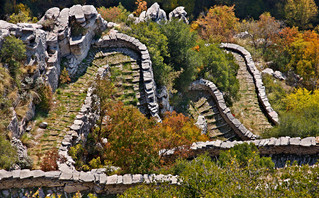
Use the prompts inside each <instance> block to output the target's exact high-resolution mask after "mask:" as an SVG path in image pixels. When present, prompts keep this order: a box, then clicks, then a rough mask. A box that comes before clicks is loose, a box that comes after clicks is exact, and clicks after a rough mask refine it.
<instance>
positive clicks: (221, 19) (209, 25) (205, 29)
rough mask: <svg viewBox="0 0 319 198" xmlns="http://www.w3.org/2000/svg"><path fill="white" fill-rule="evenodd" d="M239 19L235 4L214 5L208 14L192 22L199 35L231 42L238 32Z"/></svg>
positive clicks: (216, 40) (217, 40) (218, 40)
mask: <svg viewBox="0 0 319 198" xmlns="http://www.w3.org/2000/svg"><path fill="white" fill-rule="evenodd" d="M238 21H239V19H238V18H237V17H236V16H235V13H234V6H231V7H228V6H214V7H213V8H210V9H209V11H208V13H207V14H206V16H201V17H199V18H198V19H197V21H195V22H194V23H193V24H192V28H193V29H194V30H198V33H199V35H200V36H201V37H202V38H203V39H205V40H208V39H210V40H211V41H214V42H220V41H223V42H229V41H231V40H232V37H233V35H234V34H235V32H236V27H237V25H238Z"/></svg>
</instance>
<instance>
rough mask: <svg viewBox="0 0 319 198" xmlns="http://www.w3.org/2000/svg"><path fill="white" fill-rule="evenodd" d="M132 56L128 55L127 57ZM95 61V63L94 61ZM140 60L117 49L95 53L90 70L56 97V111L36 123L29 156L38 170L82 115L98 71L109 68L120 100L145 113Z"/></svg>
mask: <svg viewBox="0 0 319 198" xmlns="http://www.w3.org/2000/svg"><path fill="white" fill-rule="evenodd" d="M127 54H128V55H127ZM92 60H93V61H92ZM139 62H140V61H139V59H138V56H137V55H136V54H134V52H132V51H129V50H125V51H121V50H116V49H103V50H101V49H100V50H95V51H93V50H91V51H90V52H89V54H88V56H87V57H86V59H84V61H83V62H82V63H81V67H84V68H86V67H87V70H86V71H85V72H84V74H82V75H80V76H79V78H78V79H77V80H76V81H75V82H72V83H69V84H64V85H62V86H61V87H59V88H58V89H57V90H56V92H55V93H54V94H53V101H54V104H53V107H52V110H51V111H50V112H49V113H48V114H47V116H45V117H40V118H38V120H37V121H36V122H35V126H34V127H33V130H32V131H31V134H32V137H31V138H30V140H29V142H31V144H30V148H29V149H28V151H29V155H30V156H31V158H32V159H33V162H34V163H33V164H34V168H39V165H40V162H41V159H42V158H43V157H44V155H45V154H46V153H47V151H50V150H52V149H53V148H58V147H59V146H60V143H61V141H62V139H63V137H64V135H65V134H66V132H67V131H68V130H69V127H70V126H71V125H72V124H73V121H74V119H75V117H76V115H77V113H78V112H79V111H80V109H81V106H82V104H83V102H84V99H85V97H86V94H87V89H88V88H89V87H90V85H91V83H92V82H93V80H94V79H95V76H96V73H97V70H98V68H99V67H102V66H104V65H106V64H108V65H109V66H110V68H111V78H114V80H115V86H116V87H117V93H119V94H117V98H118V99H119V100H122V101H123V102H124V103H125V104H133V105H137V106H139V107H140V109H141V110H144V109H145V105H144V103H145V102H144V101H143V100H142V97H141V95H143V94H140V93H141V92H139V91H138V90H141V89H140V87H141V81H140V71H139ZM144 111H145V110H144ZM41 122H47V123H48V127H47V128H46V129H42V128H40V127H39V124H40V123H41Z"/></svg>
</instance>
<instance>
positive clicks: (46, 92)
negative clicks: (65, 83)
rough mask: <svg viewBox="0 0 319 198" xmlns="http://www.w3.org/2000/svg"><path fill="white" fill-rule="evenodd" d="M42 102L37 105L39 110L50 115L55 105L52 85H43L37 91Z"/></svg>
mask: <svg viewBox="0 0 319 198" xmlns="http://www.w3.org/2000/svg"><path fill="white" fill-rule="evenodd" d="M37 93H38V95H39V98H40V101H39V103H38V104H37V106H36V107H37V110H39V111H42V112H45V113H48V112H49V111H50V110H51V107H52V104H53V98H52V97H53V94H52V89H51V87H50V85H45V84H43V85H41V86H40V87H39V88H38V89H37Z"/></svg>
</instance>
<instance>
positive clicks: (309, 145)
mask: <svg viewBox="0 0 319 198" xmlns="http://www.w3.org/2000/svg"><path fill="white" fill-rule="evenodd" d="M245 142H246V143H253V144H255V145H256V146H257V148H258V149H259V152H260V154H261V155H278V154H287V155H298V156H302V155H317V156H318V155H319V139H318V138H315V137H307V138H303V139H301V138H300V137H294V138H291V137H280V138H269V139H259V140H248V141H233V142H231V141H225V142H223V141H220V140H216V141H207V142H195V143H193V144H192V146H191V147H190V150H191V151H193V152H191V153H193V157H195V156H197V155H199V154H203V153H205V152H208V153H209V154H210V155H211V156H218V155H219V153H220V151H223V150H228V149H231V148H233V147H234V146H235V145H237V144H243V143H245ZM173 154H174V149H172V150H170V151H168V152H166V155H168V156H169V155H173Z"/></svg>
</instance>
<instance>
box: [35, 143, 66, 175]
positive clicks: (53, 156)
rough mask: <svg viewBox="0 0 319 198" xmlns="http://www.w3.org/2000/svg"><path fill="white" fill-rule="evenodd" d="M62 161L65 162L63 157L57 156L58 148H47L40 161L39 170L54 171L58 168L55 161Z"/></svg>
mask: <svg viewBox="0 0 319 198" xmlns="http://www.w3.org/2000/svg"><path fill="white" fill-rule="evenodd" d="M58 161H59V162H61V163H64V162H66V158H65V157H61V156H59V152H58V149H57V148H55V149H53V150H49V151H47V152H46V154H45V156H44V158H43V159H42V161H41V163H40V167H41V170H43V171H55V170H58V164H57V162H58Z"/></svg>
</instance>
